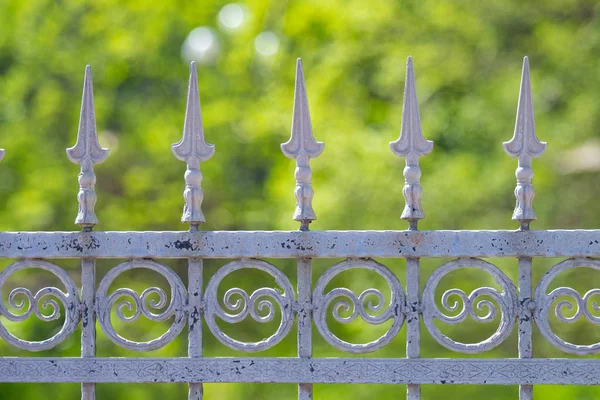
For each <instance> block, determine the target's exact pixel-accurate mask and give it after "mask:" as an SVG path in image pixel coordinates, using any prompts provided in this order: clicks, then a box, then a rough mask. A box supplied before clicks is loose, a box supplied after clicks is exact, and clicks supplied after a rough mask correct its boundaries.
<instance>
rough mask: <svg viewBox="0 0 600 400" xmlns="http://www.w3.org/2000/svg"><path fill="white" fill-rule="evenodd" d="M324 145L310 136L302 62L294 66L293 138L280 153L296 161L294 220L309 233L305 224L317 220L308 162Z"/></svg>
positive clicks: (310, 126)
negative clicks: (313, 206)
mask: <svg viewBox="0 0 600 400" xmlns="http://www.w3.org/2000/svg"><path fill="white" fill-rule="evenodd" d="M324 146H325V145H324V144H323V143H321V142H317V141H316V140H315V138H314V137H313V132H312V124H311V122H310V112H309V110H308V97H307V96H306V84H305V83H304V71H303V70H302V60H301V59H300V58H299V59H298V61H297V63H296V88H295V90H294V116H293V119H292V135H291V137H290V140H288V141H287V142H285V143H283V144H282V145H281V151H282V152H283V154H285V156H286V157H289V158H291V159H295V160H296V171H295V173H294V176H295V178H296V189H295V190H294V194H295V195H296V210H295V211H294V220H295V221H300V230H302V231H306V230H308V224H310V223H311V222H312V221H314V220H315V219H317V216H316V215H315V211H314V210H313V208H312V199H313V195H314V192H313V188H312V185H311V178H312V171H311V169H310V159H311V158H316V157H318V156H319V154H321V152H322V151H323V147H324Z"/></svg>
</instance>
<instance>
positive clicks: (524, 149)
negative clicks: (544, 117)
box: [502, 57, 547, 229]
mask: <svg viewBox="0 0 600 400" xmlns="http://www.w3.org/2000/svg"><path fill="white" fill-rule="evenodd" d="M502 145H503V146H504V151H506V153H507V154H508V155H509V156H511V157H513V158H514V157H518V160H519V161H518V167H517V171H516V173H515V175H516V177H517V187H516V188H515V197H516V198H517V204H516V206H515V211H514V212H513V216H512V219H514V220H516V221H519V222H520V223H521V228H522V229H528V228H529V223H530V222H531V221H534V220H535V219H536V217H535V213H534V212H533V208H532V202H533V197H534V195H535V192H534V190H533V185H532V184H531V182H532V179H533V169H532V168H531V160H532V158H537V157H539V156H541V155H542V153H543V152H544V151H545V150H546V146H547V143H545V142H540V141H539V139H538V138H537V136H536V134H535V121H534V117H533V102H532V100H531V82H530V79H529V59H528V58H527V57H525V58H524V59H523V73H522V75H521V90H520V92H519V104H518V106H517V120H516V123H515V133H514V135H513V137H512V139H511V140H510V141H509V142H504V143H503V144H502Z"/></svg>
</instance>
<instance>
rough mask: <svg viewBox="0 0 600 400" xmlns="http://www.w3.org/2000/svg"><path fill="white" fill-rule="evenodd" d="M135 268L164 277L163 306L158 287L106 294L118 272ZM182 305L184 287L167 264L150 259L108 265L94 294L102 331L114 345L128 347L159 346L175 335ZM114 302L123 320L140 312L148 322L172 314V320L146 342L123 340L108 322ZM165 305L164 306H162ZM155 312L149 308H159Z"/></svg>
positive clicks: (182, 323)
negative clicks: (152, 296)
mask: <svg viewBox="0 0 600 400" xmlns="http://www.w3.org/2000/svg"><path fill="white" fill-rule="evenodd" d="M136 268H143V269H149V270H152V271H155V272H157V273H159V274H160V275H161V276H162V277H163V278H165V279H166V280H167V282H168V283H169V286H170V289H171V295H170V302H169V304H168V305H167V295H166V293H165V291H164V290H163V289H161V288H158V287H151V288H148V289H146V290H144V291H143V292H142V294H141V295H140V294H138V293H137V292H135V291H134V290H132V289H129V288H119V289H116V290H115V291H114V292H112V293H111V294H110V295H108V289H109V288H110V286H111V284H112V283H113V281H114V280H115V279H116V278H117V277H118V276H119V275H121V274H122V273H124V272H126V271H130V270H132V269H136ZM151 295H157V296H158V301H156V300H154V299H150V298H149V297H150V296H151ZM122 297H127V298H128V299H127V300H123V301H120V302H118V300H119V299H120V298H122ZM186 304H187V296H186V289H185V286H184V284H183V282H182V281H181V279H180V278H179V276H178V275H177V274H176V273H175V272H173V271H172V270H171V269H170V268H169V267H167V266H165V265H163V264H159V263H157V262H155V261H152V260H146V259H138V260H130V261H127V262H124V263H121V264H119V265H117V266H116V267H114V268H112V269H111V270H110V271H109V272H108V273H107V274H106V276H105V277H104V278H103V279H102V281H101V282H100V285H98V291H97V293H96V316H97V318H98V322H99V323H100V327H101V328H102V331H103V332H104V333H105V334H106V335H107V336H108V337H109V338H110V340H112V341H113V342H114V343H115V344H117V345H119V346H121V347H124V348H126V349H130V350H136V351H149V350H156V349H158V348H161V347H163V346H165V345H167V344H168V343H170V342H171V341H172V340H173V339H175V338H176V337H177V335H179V333H180V332H181V331H182V330H183V328H184V326H185V324H186V318H185V317H186ZM115 305H116V312H117V316H118V317H119V319H121V320H122V321H125V322H133V321H136V320H137V319H138V318H139V317H140V315H142V314H143V315H144V316H145V317H146V318H148V319H149V320H152V321H158V322H162V321H166V320H167V319H169V318H171V317H172V316H174V321H173V323H172V324H171V326H170V327H169V329H168V330H167V331H166V332H165V333H163V334H162V335H161V336H160V337H158V338H156V339H153V340H149V341H146V342H136V341H132V340H129V339H126V338H124V337H122V336H121V335H119V334H118V333H117V332H116V331H115V328H114V326H113V325H112V319H111V318H112V317H111V311H112V309H113V307H114V306H115ZM165 307H166V308H165ZM163 308H164V310H163V311H160V312H159V313H154V312H152V309H154V310H157V309H163ZM124 309H127V310H128V311H130V312H131V311H133V315H132V316H131V317H126V316H125V315H124V314H123V311H124Z"/></svg>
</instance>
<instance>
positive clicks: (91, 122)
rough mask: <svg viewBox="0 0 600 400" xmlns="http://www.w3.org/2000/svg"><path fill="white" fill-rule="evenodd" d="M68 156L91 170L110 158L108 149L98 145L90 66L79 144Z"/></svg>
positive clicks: (83, 101)
mask: <svg viewBox="0 0 600 400" xmlns="http://www.w3.org/2000/svg"><path fill="white" fill-rule="evenodd" d="M67 156H68V157H69V160H71V161H72V162H73V163H75V164H79V165H81V166H82V168H86V169H88V168H91V166H90V165H91V164H100V163H101V162H103V161H104V160H105V159H106V157H107V156H108V149H105V148H103V147H101V146H100V143H98V134H97V132H96V113H95V111H94V88H93V86H92V68H91V67H90V66H89V65H88V66H86V67H85V78H84V82H83V96H82V99H81V114H80V117H79V130H78V132H77V142H76V143H75V146H73V147H70V148H68V149H67Z"/></svg>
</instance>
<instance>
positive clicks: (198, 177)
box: [171, 62, 215, 230]
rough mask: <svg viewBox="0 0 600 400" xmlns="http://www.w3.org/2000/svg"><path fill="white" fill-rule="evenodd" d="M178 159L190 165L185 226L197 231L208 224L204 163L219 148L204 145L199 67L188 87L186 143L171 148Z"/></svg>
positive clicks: (192, 70)
mask: <svg viewBox="0 0 600 400" xmlns="http://www.w3.org/2000/svg"><path fill="white" fill-rule="evenodd" d="M171 149H172V150H173V154H174V155H175V157H177V158H178V159H180V160H181V161H185V162H186V164H187V170H186V171H185V190H184V192H183V198H184V200H185V204H184V206H183V215H182V216H181V222H184V223H186V222H187V223H189V224H190V229H191V230H197V229H198V225H200V224H201V223H203V222H206V219H205V218H204V214H203V213H202V210H201V206H202V200H203V198H204V194H203V193H202V187H201V184H202V173H201V172H200V162H201V161H206V160H208V159H209V158H211V157H212V156H213V154H215V146H213V145H212V144H207V143H206V142H205V141H204V128H203V127H202V113H201V111H200V94H199V93H198V76H197V74H196V64H195V63H194V62H192V63H190V83H189V86H188V96H187V106H186V110H185V121H184V123H183V137H182V139H181V140H180V141H179V142H177V143H175V144H174V145H172V146H171Z"/></svg>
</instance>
